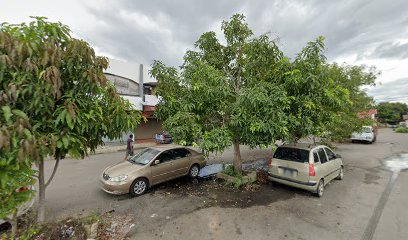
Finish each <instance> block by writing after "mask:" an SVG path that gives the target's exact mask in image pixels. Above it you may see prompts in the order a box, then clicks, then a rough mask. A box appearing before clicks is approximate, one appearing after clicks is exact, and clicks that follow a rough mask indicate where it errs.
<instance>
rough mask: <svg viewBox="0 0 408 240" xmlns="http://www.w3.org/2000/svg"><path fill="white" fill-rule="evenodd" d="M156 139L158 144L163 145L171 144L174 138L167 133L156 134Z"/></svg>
mask: <svg viewBox="0 0 408 240" xmlns="http://www.w3.org/2000/svg"><path fill="white" fill-rule="evenodd" d="M154 138H155V140H156V142H157V143H161V144H170V143H172V142H173V137H172V136H171V135H170V133H168V132H166V131H163V132H162V133H158V134H156V135H155V137H154Z"/></svg>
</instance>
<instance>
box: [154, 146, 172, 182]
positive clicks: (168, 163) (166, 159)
mask: <svg viewBox="0 0 408 240" xmlns="http://www.w3.org/2000/svg"><path fill="white" fill-rule="evenodd" d="M174 159H175V156H174V151H173V150H166V151H164V152H162V153H160V154H159V155H158V156H157V157H156V158H155V159H154V161H153V163H152V165H151V169H152V182H153V184H157V183H161V182H164V181H166V180H168V179H171V177H172V175H174V171H175V166H174V162H173V160H174ZM156 160H159V161H160V162H159V163H158V164H155V161H156Z"/></svg>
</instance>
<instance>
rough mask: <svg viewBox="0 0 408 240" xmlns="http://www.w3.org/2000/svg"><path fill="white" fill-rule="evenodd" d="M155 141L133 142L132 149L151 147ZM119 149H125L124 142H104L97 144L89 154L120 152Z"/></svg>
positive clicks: (154, 144)
mask: <svg viewBox="0 0 408 240" xmlns="http://www.w3.org/2000/svg"><path fill="white" fill-rule="evenodd" d="M156 145H157V143H156V142H141V143H135V144H133V146H134V149H135V150H137V149H142V148H147V147H153V146H156ZM121 151H126V143H123V144H120V145H117V144H106V145H103V146H99V147H98V148H97V149H96V150H95V152H94V153H91V154H102V153H113V152H121Z"/></svg>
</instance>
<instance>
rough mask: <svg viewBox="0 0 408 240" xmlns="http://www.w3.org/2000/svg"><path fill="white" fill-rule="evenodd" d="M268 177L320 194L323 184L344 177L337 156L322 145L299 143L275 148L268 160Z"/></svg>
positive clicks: (321, 193) (339, 159)
mask: <svg viewBox="0 0 408 240" xmlns="http://www.w3.org/2000/svg"><path fill="white" fill-rule="evenodd" d="M268 168H269V170H268V179H269V180H270V181H273V182H278V183H282V184H285V185H289V186H292V187H296V188H301V189H304V190H307V191H310V192H314V193H316V195H317V196H319V197H321V196H323V192H324V188H325V186H326V185H327V184H328V183H329V182H330V181H332V180H333V179H335V178H337V179H339V180H342V179H343V177H344V166H343V162H342V159H341V156H340V155H338V154H335V153H334V152H333V151H332V150H331V149H330V148H329V147H327V146H324V145H314V144H303V143H298V144H296V145H294V144H289V145H282V146H280V147H278V148H277V149H276V151H275V153H274V155H273V157H272V159H271V160H270V162H269V166H268Z"/></svg>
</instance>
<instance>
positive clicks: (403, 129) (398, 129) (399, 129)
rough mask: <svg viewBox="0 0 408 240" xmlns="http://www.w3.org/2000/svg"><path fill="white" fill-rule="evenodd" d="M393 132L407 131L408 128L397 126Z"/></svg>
mask: <svg viewBox="0 0 408 240" xmlns="http://www.w3.org/2000/svg"><path fill="white" fill-rule="evenodd" d="M395 132H397V133H408V128H406V127H398V128H397V129H395Z"/></svg>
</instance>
